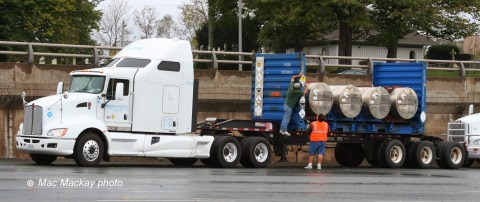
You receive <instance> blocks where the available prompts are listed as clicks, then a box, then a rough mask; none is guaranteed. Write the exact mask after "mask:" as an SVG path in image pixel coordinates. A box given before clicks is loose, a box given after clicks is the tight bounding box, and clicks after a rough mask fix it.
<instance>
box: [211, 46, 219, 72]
mask: <svg viewBox="0 0 480 202" xmlns="http://www.w3.org/2000/svg"><path fill="white" fill-rule="evenodd" d="M212 65H213V69H214V70H218V62H217V55H216V54H215V51H214V50H212Z"/></svg>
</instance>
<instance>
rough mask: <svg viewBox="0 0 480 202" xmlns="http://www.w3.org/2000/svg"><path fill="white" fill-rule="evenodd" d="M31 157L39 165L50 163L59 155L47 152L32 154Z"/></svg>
mask: <svg viewBox="0 0 480 202" xmlns="http://www.w3.org/2000/svg"><path fill="white" fill-rule="evenodd" d="M30 158H32V160H33V161H34V162H35V163H37V164H38V165H50V164H51V163H53V162H54V161H55V160H57V156H53V155H45V154H30Z"/></svg>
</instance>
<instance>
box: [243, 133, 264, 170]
mask: <svg viewBox="0 0 480 202" xmlns="http://www.w3.org/2000/svg"><path fill="white" fill-rule="evenodd" d="M243 143H244V145H242V151H243V153H242V158H241V160H240V162H241V163H242V165H243V166H245V167H251V168H265V167H267V165H268V164H269V163H270V159H271V157H272V151H271V149H270V143H269V142H268V141H267V140H266V139H265V138H262V137H250V138H248V139H246V140H245V141H243Z"/></svg>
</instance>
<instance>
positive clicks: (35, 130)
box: [23, 105, 43, 135]
mask: <svg viewBox="0 0 480 202" xmlns="http://www.w3.org/2000/svg"><path fill="white" fill-rule="evenodd" d="M42 112H43V108H42V107H41V106H35V105H29V106H26V107H25V115H24V117H23V134H24V135H41V134H42V119H43V115H42Z"/></svg>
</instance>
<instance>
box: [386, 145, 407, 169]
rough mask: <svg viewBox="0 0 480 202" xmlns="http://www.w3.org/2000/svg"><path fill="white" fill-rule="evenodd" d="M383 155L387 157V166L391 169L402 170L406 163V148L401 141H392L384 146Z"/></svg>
mask: <svg viewBox="0 0 480 202" xmlns="http://www.w3.org/2000/svg"><path fill="white" fill-rule="evenodd" d="M381 151H383V152H382V153H383V154H384V156H385V165H386V166H387V167H390V168H400V167H402V166H403V163H404V162H405V157H406V153H405V147H404V146H403V143H402V142H400V141H399V140H390V141H388V142H387V143H386V144H385V145H384V150H381Z"/></svg>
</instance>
